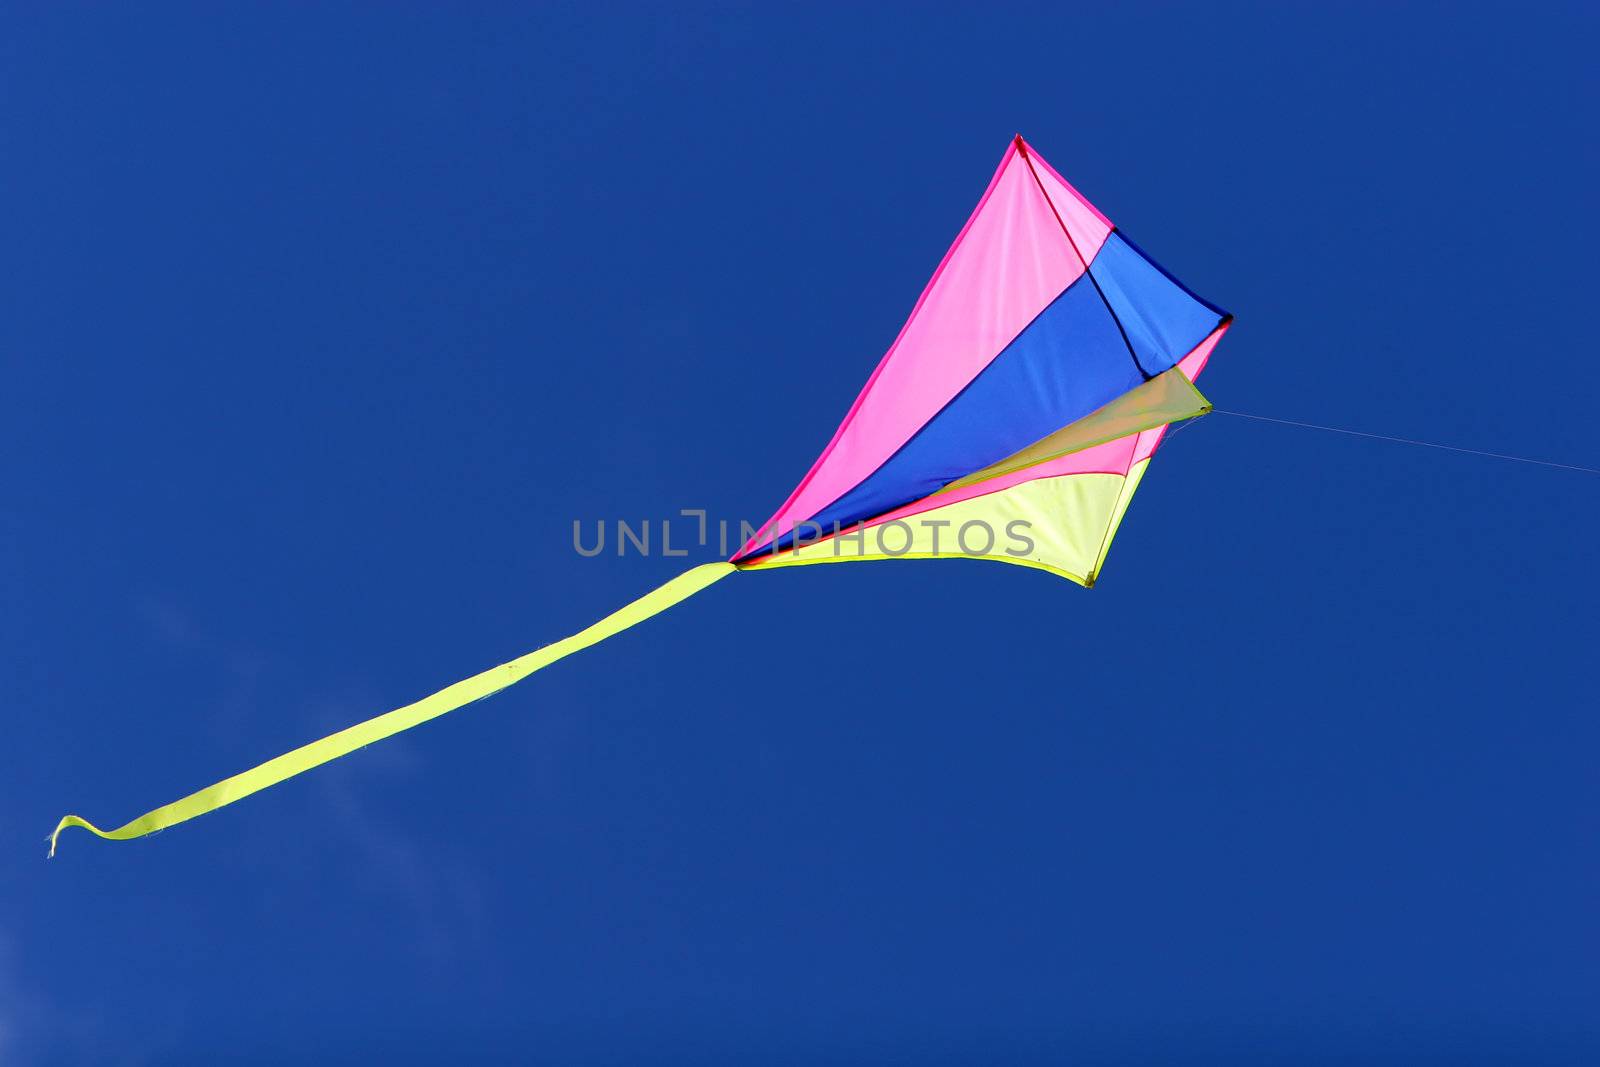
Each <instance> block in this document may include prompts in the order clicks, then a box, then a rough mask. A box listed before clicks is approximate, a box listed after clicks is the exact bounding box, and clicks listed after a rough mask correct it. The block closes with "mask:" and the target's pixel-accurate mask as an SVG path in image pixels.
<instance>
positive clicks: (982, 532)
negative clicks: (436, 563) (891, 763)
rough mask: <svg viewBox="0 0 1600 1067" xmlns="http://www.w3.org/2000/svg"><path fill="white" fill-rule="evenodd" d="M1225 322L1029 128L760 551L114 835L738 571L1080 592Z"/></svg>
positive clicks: (76, 820) (450, 704) (426, 715)
mask: <svg viewBox="0 0 1600 1067" xmlns="http://www.w3.org/2000/svg"><path fill="white" fill-rule="evenodd" d="M1231 322H1232V317H1231V316H1229V315H1228V314H1227V313H1226V312H1224V311H1222V310H1221V309H1220V308H1218V307H1216V306H1215V305H1213V304H1210V303H1208V302H1206V301H1205V300H1203V299H1201V298H1200V297H1198V296H1196V295H1195V294H1194V293H1193V292H1191V291H1190V290H1188V289H1187V288H1185V287H1184V286H1183V285H1182V283H1180V282H1179V281H1177V279H1175V278H1174V277H1173V276H1172V275H1170V274H1168V273H1167V272H1166V271H1165V270H1163V269H1162V268H1161V267H1160V266H1159V265H1157V264H1156V263H1155V261H1154V260H1152V259H1151V258H1150V257H1149V256H1147V255H1146V254H1145V253H1144V252H1143V251H1141V250H1140V249H1139V247H1138V246H1137V245H1135V244H1134V243H1133V242H1132V241H1131V240H1129V239H1128V238H1127V237H1126V236H1125V235H1124V234H1123V233H1122V232H1121V231H1120V230H1118V229H1117V228H1116V227H1114V226H1113V225H1112V224H1111V221H1110V220H1109V219H1107V218H1106V217H1105V215H1103V214H1102V213H1101V212H1100V211H1098V210H1096V208H1095V207H1094V206H1093V205H1092V204H1090V203H1089V201H1087V200H1086V199H1084V198H1083V196H1082V195H1080V194H1079V193H1078V191H1077V190H1075V189H1073V188H1072V186H1071V185H1069V184H1068V183H1067V182H1066V180H1065V179H1063V178H1062V177H1061V176H1060V175H1059V174H1057V173H1056V171H1055V170H1054V168H1052V167H1051V166H1050V165H1049V164H1048V163H1046V162H1045V161H1044V160H1043V159H1041V158H1039V156H1038V154H1037V153H1035V152H1034V150H1033V149H1032V147H1031V146H1029V145H1028V144H1027V143H1026V142H1025V141H1024V140H1023V139H1022V138H1021V136H1018V137H1017V138H1015V139H1014V140H1013V142H1012V143H1011V145H1010V147H1009V148H1008V149H1007V150H1006V153H1005V156H1004V157H1003V158H1002V159H1001V161H1000V166H999V168H998V169H997V170H996V171H995V174H994V177H993V178H992V179H991V180H990V182H989V186H988V188H987V189H986V190H985V192H984V194H983V196H982V198H981V199H980V200H979V201H978V206H977V208H976V209H975V210H974V211H973V213H972V216H971V217H970V218H969V219H968V220H967V223H966V225H965V226H964V227H963V228H962V229H961V232H960V233H959V234H958V235H957V237H956V240H955V243H954V244H953V245H951V247H950V250H949V251H948V252H947V253H946V254H945V257H944V259H943V261H941V262H940V264H939V266H938V269H937V270H935V271H934V274H933V277H932V279H931V280H930V281H929V282H928V285H927V287H926V288H925V289H924V290H923V293H922V296H921V298H920V299H918V301H917V303H916V306H915V307H914V308H913V309H912V312H911V317H910V318H909V319H908V320H907V321H906V324H905V326H904V327H902V329H901V331H900V335H899V336H898V337H897V338H896V339H895V341H894V344H892V345H891V346H890V347H889V351H888V352H887V354H885V355H884V357H883V359H882V360H881V361H880V362H879V364H878V367H877V369H876V370H874V371H873V372H872V375H871V377H869V378H868V379H867V383H866V386H865V387H864V388H863V389H862V390H861V393H860V395H859V396H858V397H857V398H856V401H855V403H854V404H853V405H852V406H851V408H850V410H849V412H848V413H847V414H846V415H845V417H844V421H843V422H842V423H840V425H839V428H838V430H836V431H835V432H834V435H833V438H832V439H831V440H830V441H829V442H828V444H827V446H826V447H825V448H824V449H823V450H822V453H821V455H820V456H818V457H817V460H816V462H815V463H814V464H812V467H811V470H810V471H808V472H807V473H806V476H805V477H804V478H802V479H801V480H800V484H799V485H798V486H796V487H795V489H794V491H793V492H792V493H790V494H789V497H788V499H786V500H785V501H784V502H783V504H782V505H781V506H780V507H779V508H778V510H777V512H776V513H775V514H774V515H773V516H772V518H771V519H769V520H768V521H767V522H766V523H765V524H764V525H763V526H762V528H761V530H762V532H760V533H758V534H757V535H756V537H755V538H753V539H752V540H751V541H750V542H749V543H748V544H746V545H744V546H743V547H742V548H740V550H739V551H738V552H737V553H735V555H734V556H733V557H732V559H730V560H728V561H726V562H718V563H705V564H701V565H700V566H698V567H694V568H692V569H690V570H689V571H688V572H686V573H684V574H682V575H679V576H678V577H676V578H674V579H672V580H671V581H669V582H667V583H666V584H665V585H663V586H661V587H660V588H658V589H656V590H654V591H652V592H650V593H647V594H645V595H644V596H642V597H640V598H639V599H638V600H636V601H634V602H633V603H631V604H629V605H627V606H625V607H623V608H622V609H620V610H619V611H616V612H614V613H613V614H611V615H609V616H607V617H606V618H604V619H601V620H600V621H599V622H597V623H595V624H593V625H592V626H589V627H588V628H586V629H584V630H581V631H579V632H578V633H576V634H574V635H572V636H571V637H567V638H564V639H562V640H560V641H556V642H554V643H552V644H549V645H546V646H544V647H543V648H540V649H537V650H535V651H533V652H530V653H528V654H527V655H524V656H521V657H519V658H517V659H515V660H512V661H510V662H508V663H503V664H501V665H500V666H498V667H493V668H490V669H489V670H487V671H483V672H481V673H479V674H476V675H474V676H472V677H471V678H468V679H465V680H464V681H460V682H457V683H455V684H454V685H451V686H447V687H446V688H444V689H442V690H440V691H439V692H437V693H434V694H433V695H432V696H428V697H425V698H423V699H422V700H419V701H416V702H415V703H412V704H408V705H405V706H404V707H400V708H396V709H395V710H393V711H390V712H387V713H385V714H382V715H378V716H376V717H374V718H371V719H368V720H366V721H365V722H361V723H357V724H356V725H354V726H351V727H348V728H347V729H344V730H341V731H339V732H338V733H334V734H330V735H329V736H327V737H324V738H321V739H319V740H317V741H313V742H311V743H309V744H306V745H302V746H301V747H300V748H297V749H294V750H293V751H291V752H287V753H284V754H283V755H281V756H278V757H275V758H273V759H270V760H267V761H266V762H264V763H261V764H259V765H257V766H255V767H252V768H250V769H248V770H245V771H242V772H240V773H239V774H235V775H233V776H231V777H228V778H224V779H222V780H221V781H219V782H216V783H215V784H213V785H210V786H207V787H206V788H204V789H200V790H197V791H195V792H193V793H190V794H189V795H187V796H185V797H182V798H180V799H179V800H176V801H173V802H172V803H170V804H166V805H164V806H162V807H159V808H155V809H154V810H152V811H149V812H146V813H145V814H144V815H141V816H139V817H138V818H135V819H133V820H132V821H130V822H128V823H125V824H123V825H122V826H119V827H116V828H115V829H111V830H103V829H101V828H100V827H98V826H96V825H94V824H93V823H91V822H89V821H88V820H87V819H84V818H81V817H79V816H77V815H68V816H66V817H64V818H63V819H61V821H60V822H59V823H58V824H57V825H56V828H55V832H54V833H52V834H51V835H50V853H51V855H54V854H55V848H56V841H57V838H59V837H60V835H61V833H62V831H64V830H66V829H68V828H70V827H79V828H82V829H84V830H88V831H89V832H91V833H93V834H96V835H98V836H100V837H102V838H107V839H110V840H118V841H125V840H130V839H133V838H138V837H144V836H146V835H148V834H152V833H155V832H157V831H160V830H163V829H166V828H168V827H170V826H174V825H177V824H178V823H181V822H185V821H187V820H189V819H192V818H195V817H196V816H198V815H203V814H206V813H207V812H211V811H215V810H217V809H218V808H221V807H223V806H225V805H228V804H232V803H234V802H236V801H238V800H240V799H243V798H244V797H246V796H249V795H250V794H252V793H256V792H259V791H260V790H262V789H266V788H268V787H270V786H272V785H276V784H278V783H279V782H282V781H285V780H286V779H288V778H292V777H294V776H296V775H299V774H302V773H304V772H306V771H308V770H311V769H312V768H314V767H317V766H320V765H321V764H324V763H327V762H329V761H330V760H334V759H338V758H340V757H342V756H345V755H348V754H349V753H351V752H353V751H355V750H356V749H358V748H361V747H364V746H366V745H369V744H372V743H373V742H376V741H381V740H383V739H384V738H387V737H391V736H393V735H395V734H397V733H400V732H402V731H405V730H409V729H411V728H412V727H415V726H419V725H421V724H422V723H425V722H428V721H430V720H433V719H436V718H438V717H440V716H442V715H444V714H446V713H448V712H451V711H455V710H457V709H458V708H461V707H464V706H465V705H467V704H470V703H472V702H474V701H477V700H481V699H483V698H484V697H487V696H490V695H492V694H494V693H497V692H499V691H500V690H502V689H504V688H506V687H507V686H510V685H514V684H515V683H517V682H519V681H521V680H522V679H524V678H526V677H528V676H529V675H531V674H533V673H534V672H536V671H539V670H543V669H544V668H545V667H548V666H550V665H552V664H554V663H556V662H558V661H559V660H561V659H563V658H564V657H566V656H568V655H571V654H573V653H574V652H578V651H581V650H583V649H586V648H589V647H590V646H592V645H595V644H597V643H599V642H601V641H603V640H606V639H607V638H609V637H612V636H615V635H616V634H618V633H621V632H622V631H623V630H627V629H630V628H632V627H633V626H636V625H638V624H639V623H642V622H644V621H645V620H646V619H649V618H651V617H653V616H654V615H656V614H658V613H660V612H662V611H665V610H666V609H667V608H670V607H672V606H673V605H675V604H677V603H679V602H680V601H682V600H684V599H686V598H687V597H690V596H692V595H694V594H695V593H697V592H699V591H701V590H702V589H705V588H706V587H708V586H710V585H712V584H714V583H716V582H718V581H720V580H721V579H722V578H724V577H726V576H727V575H730V574H734V573H737V572H740V571H762V570H770V569H772V568H777V567H788V566H798V565H804V564H812V563H842V562H849V561H851V560H886V559H944V558H955V559H961V558H966V559H992V560H999V561H1001V562H1006V563H1013V564H1019V565H1022V566H1029V567H1035V568H1039V569H1042V570H1045V571H1049V572H1051V573H1054V574H1059V575H1061V576H1063V577H1066V578H1069V579H1071V580H1072V581H1075V582H1078V583H1079V584H1081V585H1084V586H1091V585H1093V584H1094V582H1095V579H1096V577H1097V576H1098V575H1099V574H1100V571H1101V568H1102V567H1103V566H1104V565H1105V559H1106V553H1107V552H1108V551H1109V549H1110V546H1111V542H1112V539H1113V537H1114V536H1115V534H1116V531H1117V527H1118V525H1119V524H1120V523H1121V521H1122V516H1123V515H1124V513H1125V512H1126V511H1127V508H1128V503H1129V501H1130V499H1131V498H1132V496H1133V493H1134V490H1135V489H1136V488H1137V487H1138V485H1139V481H1140V479H1141V478H1142V477H1143V476H1144V473H1145V470H1146V469H1147V467H1148V465H1149V462H1150V457H1151V456H1152V455H1153V454H1154V453H1155V450H1156V448H1157V446H1158V445H1159V444H1160V443H1161V439H1162V436H1163V434H1165V432H1166V430H1167V427H1168V426H1170V425H1171V424H1172V423H1174V422H1177V421H1180V420H1182V419H1188V418H1192V417H1194V416H1197V415H1202V414H1204V413H1206V412H1207V411H1209V410H1210V405H1209V404H1208V403H1207V401H1206V399H1205V398H1204V397H1203V396H1201V395H1200V393H1199V391H1198V390H1197V389H1196V388H1195V386H1194V382H1195V380H1196V379H1197V378H1198V377H1199V375H1200V372H1201V370H1203V369H1204V367H1205V365H1206V361H1207V360H1208V359H1209V358H1210V356H1211V352H1212V350H1213V349H1214V348H1215V347H1216V345H1217V342H1218V341H1219V340H1220V339H1221V338H1222V335H1223V334H1224V333H1225V332H1226V331H1227V329H1228V326H1229V324H1230V323H1231Z"/></svg>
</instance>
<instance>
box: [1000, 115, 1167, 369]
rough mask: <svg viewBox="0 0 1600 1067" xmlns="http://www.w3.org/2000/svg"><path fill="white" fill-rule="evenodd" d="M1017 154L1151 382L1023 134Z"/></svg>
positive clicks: (1136, 363)
mask: <svg viewBox="0 0 1600 1067" xmlns="http://www.w3.org/2000/svg"><path fill="white" fill-rule="evenodd" d="M1016 145H1017V153H1018V154H1019V155H1020V156H1022V162H1024V163H1026V164H1027V165H1028V173H1029V174H1031V175H1033V184H1034V185H1036V186H1038V187H1039V195H1040V196H1042V197H1044V202H1045V203H1046V204H1049V205H1050V214H1052V215H1054V216H1055V217H1056V225H1057V226H1060V227H1061V232H1062V233H1063V234H1065V235H1066V238H1067V244H1069V245H1071V246H1072V251H1073V252H1074V253H1075V254H1076V255H1077V257H1078V262H1079V263H1082V264H1083V273H1085V274H1087V275H1088V276H1089V284H1090V285H1093V286H1094V291H1095V292H1096V293H1098V294H1099V295H1100V303H1102V304H1104V305H1105V308H1106V311H1107V312H1108V313H1110V315H1111V321H1112V322H1114V323H1116V324H1117V333H1119V334H1121V335H1122V344H1123V346H1124V347H1126V348H1127V350H1128V358H1129V359H1131V360H1133V365H1134V367H1135V368H1136V369H1137V370H1138V371H1139V376H1140V377H1141V378H1143V379H1144V380H1145V381H1147V382H1148V381H1149V380H1150V379H1151V378H1152V377H1153V375H1152V374H1151V373H1150V372H1149V371H1147V370H1145V369H1144V364H1143V363H1140V362H1139V354H1138V353H1137V352H1135V351H1134V350H1133V342H1132V341H1130V340H1128V331H1127V329H1126V328H1125V327H1124V326H1123V325H1122V317H1121V316H1119V315H1118V314H1117V309H1116V308H1114V307H1112V306H1111V301H1110V300H1109V299H1107V297H1106V291H1105V290H1104V289H1102V288H1100V280H1099V279H1098V278H1096V277H1095V276H1094V268H1093V267H1091V266H1090V265H1089V261H1088V260H1087V259H1085V258H1084V256H1083V249H1081V248H1079V247H1078V242H1077V241H1075V240H1074V239H1073V237H1072V231H1071V230H1069V229H1067V224H1066V223H1065V222H1064V221H1062V218H1061V212H1059V211H1057V210H1056V202H1055V201H1054V200H1052V199H1050V193H1049V191H1048V190H1047V189H1045V187H1044V182H1043V181H1042V180H1040V178H1039V172H1038V171H1037V170H1035V169H1034V166H1033V156H1032V155H1030V154H1029V152H1028V142H1026V141H1024V140H1023V139H1022V134H1020V133H1019V134H1017V138H1016Z"/></svg>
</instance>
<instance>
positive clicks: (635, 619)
mask: <svg viewBox="0 0 1600 1067" xmlns="http://www.w3.org/2000/svg"><path fill="white" fill-rule="evenodd" d="M737 569H738V568H736V567H735V566H734V565H733V564H731V563H725V562H724V563H705V564H702V565H700V566H698V567H694V568H692V569H690V570H688V571H685V572H684V573H683V574H680V575H678V576H677V577H676V578H674V579H672V580H671V581H669V582H667V583H666V584H665V585H662V586H660V587H659V588H657V589H655V590H653V591H651V592H649V593H646V594H645V595H644V596H642V597H640V598H639V599H638V600H635V601H634V602H633V603H631V604H629V605H628V606H627V607H624V608H622V609H621V610H619V611H615V612H613V613H612V614H610V615H607V616H606V617H605V618H603V619H601V620H600V621H599V622H597V623H595V624H594V625H593V626H590V627H589V628H587V629H585V630H581V631H579V632H578V633H575V634H573V635H572V636H571V637H567V638H564V639H562V640H560V641H557V642H555V643H554V644H550V645H546V646H544V647H543V648H541V649H538V650H536V651H534V652H530V653H528V654H527V655H525V656H521V657H518V658H517V659H514V660H512V661H511V662H510V663H502V664H501V665H500V666H498V667H491V668H490V669H489V670H486V671H484V672H483V673H481V674H475V675H473V676H472V677H471V678H467V679H464V680H463V681H459V682H457V683H455V684H454V685H451V686H447V687H446V688H444V689H441V690H439V691H438V692H437V693H434V694H433V695H432V696H429V697H424V698H423V699H421V700H419V701H417V702H416V703H415V704H407V705H406V706H405V707H403V708H396V709H395V710H394V711H390V712H385V713H384V714H382V715H379V716H377V717H375V718H371V719H368V720H367V721H366V722H362V723H357V724H356V725H354V726H350V727H347V728H346V729H343V730H340V731H339V732H338V733H335V734H329V735H328V736H327V737H324V738H322V739H321V740H318V741H313V742H311V743H310V744H308V745H302V746H301V747H299V748H297V749H294V750H293V751H292V752H285V753H284V754H283V755H281V756H277V757H275V758H273V759H270V760H268V761H267V762H265V763H262V764H260V765H259V766H255V767H252V768H250V769H249V770H247V771H243V772H241V773H239V774H236V775H234V776H233V777H232V778H224V779H223V780H222V781H220V782H218V783H216V784H215V785H210V786H207V787H206V788H204V789H202V790H200V791H199V792H195V793H190V794H189V795H188V796H186V797H184V798H182V799H181V800H175V801H173V802H172V803H171V804H167V805H165V806H163V807H159V808H156V809H155V810H154V811H150V812H146V813H145V814H143V815H141V816H139V817H138V818H137V819H134V820H133V821H132V822H130V823H128V824H126V825H125V826H119V827H117V828H116V829H115V830H102V829H100V828H99V827H98V826H96V825H94V823H92V822H90V821H89V820H87V819H82V818H79V817H78V816H76V815H68V816H67V817H66V818H64V819H62V820H61V821H60V822H59V823H57V824H56V828H55V832H54V833H52V834H51V835H50V855H52V856H54V855H55V854H56V839H57V838H58V837H60V836H61V831H62V830H65V829H66V828H67V827H69V826H77V827H81V828H83V829H85V830H88V831H89V832H90V833H92V834H95V835H97V836H99V837H103V838H105V839H106V840H108V841H128V840H132V839H133V838H136V837H143V836H145V835H146V834H153V833H155V832H156V831H157V830H165V829H166V828H167V827H169V826H176V825H177V824H178V823H181V822H187V821H188V820H189V819H192V818H194V817H195V816H197V815H204V814H206V813H207V812H212V811H216V810H217V809H218V808H220V807H224V806H225V805H228V804H232V803H233V802H234V801H236V800H242V799H244V798H245V797H247V796H249V795H250V794H251V793H257V792H260V791H261V790H263V789H266V788H267V787H268V786H274V785H277V784H278V783H279V782H282V781H285V780H286V779H289V778H293V777H294V776H295V775H297V774H301V773H303V772H305V771H309V770H311V769H312V768H313V767H320V766H321V765H322V764H324V763H328V762H330V761H332V760H336V759H338V758H339V757H340V756H347V755H349V754H350V753H351V752H354V751H355V750H356V749H358V748H362V747H364V746H366V745H370V744H372V743H373V742H375V741H382V740H383V739H384V738H386V737H393V736H394V735H395V734H398V733H401V732H402V731H405V730H409V729H411V728H412V727H413V726H418V725H420V724H422V723H425V722H427V721H428V720H429V719H436V718H438V717H439V716H441V715H444V714H446V713H447V712H452V711H455V710H456V709H457V708H460V707H463V706H465V705H467V704H470V703H472V702H473V701H476V700H482V699H483V698H484V697H487V696H492V695H494V694H495V693H498V692H499V691H500V690H502V689H505V688H506V687H507V686H511V685H515V684H516V683H517V682H520V681H522V680H523V679H524V678H526V677H527V676H528V675H530V674H532V673H533V672H534V671H538V670H542V669H544V668H545V667H548V666H550V664H552V663H554V662H556V661H557V660H560V659H565V658H566V657H567V656H570V655H572V654H573V653H574V652H580V651H582V650H583V649H586V648H588V647H589V646H590V645H595V644H599V643H600V642H601V641H604V640H605V639H606V638H608V637H614V636H615V635H617V634H619V633H621V632H622V631H623V630H626V629H628V628H629V627H632V626H636V625H638V624H639V623H641V622H644V621H645V620H646V619H648V618H650V617H651V616H653V615H658V614H660V613H661V612H663V611H665V610H667V609H668V608H670V607H672V606H673V605H674V604H677V603H678V602H679V601H682V600H686V599H688V598H689V597H691V596H693V595H694V594H696V593H698V592H700V590H702V589H704V588H706V587H707V586H708V585H711V584H712V583H713V582H716V581H719V580H721V579H723V578H725V577H727V576H728V575H730V574H732V573H733V572H734V571H735V570H737Z"/></svg>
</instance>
